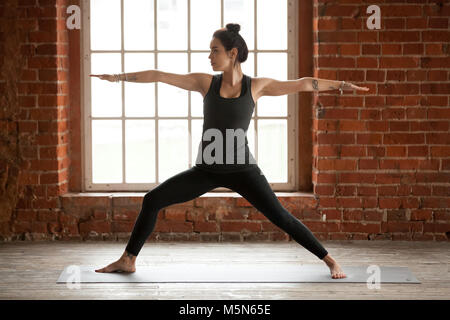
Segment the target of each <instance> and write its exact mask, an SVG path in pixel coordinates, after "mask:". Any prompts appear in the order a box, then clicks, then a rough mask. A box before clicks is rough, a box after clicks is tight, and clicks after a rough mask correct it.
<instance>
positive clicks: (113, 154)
mask: <svg viewBox="0 0 450 320" xmlns="http://www.w3.org/2000/svg"><path fill="white" fill-rule="evenodd" d="M92 182H93V183H122V121H120V120H92Z"/></svg>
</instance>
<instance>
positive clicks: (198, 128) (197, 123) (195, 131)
mask: <svg viewBox="0 0 450 320" xmlns="http://www.w3.org/2000/svg"><path fill="white" fill-rule="evenodd" d="M191 123H192V125H191V126H192V127H191V130H192V135H191V136H192V166H195V160H196V159H197V155H198V151H199V150H198V149H199V146H200V141H201V139H202V131H203V120H196V119H194V120H192V122H191Z"/></svg>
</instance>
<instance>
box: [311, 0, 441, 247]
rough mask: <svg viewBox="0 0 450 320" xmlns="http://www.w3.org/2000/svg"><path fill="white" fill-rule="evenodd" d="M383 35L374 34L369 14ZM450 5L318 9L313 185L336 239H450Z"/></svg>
mask: <svg viewBox="0 0 450 320" xmlns="http://www.w3.org/2000/svg"><path fill="white" fill-rule="evenodd" d="M373 4H376V5H378V6H379V7H380V9H381V12H380V13H381V28H380V29H379V30H370V29H369V28H368V27H367V26H366V21H367V18H368V16H369V15H370V14H368V13H366V8H367V7H368V6H369V5H373ZM449 16H450V3H449V2H448V1H420V0H415V1H414V0H409V1H356V0H354V1H350V0H347V1H325V0H314V66H315V77H318V78H326V79H334V80H345V81H349V82H352V83H355V84H356V85H359V86H366V87H369V88H370V91H369V92H363V91H358V92H356V93H355V94H353V93H352V92H351V91H346V92H345V93H344V94H343V95H342V96H340V95H338V94H336V92H334V91H332V92H330V93H329V94H325V93H320V95H318V96H316V97H315V98H316V99H315V105H314V109H315V112H314V114H313V117H314V121H313V143H314V145H313V155H314V159H313V183H314V193H315V194H316V195H317V196H318V198H319V200H318V202H319V203H318V205H319V207H320V212H321V213H322V214H324V215H325V214H326V216H327V220H328V221H329V222H331V221H334V222H335V223H337V224H339V230H340V231H341V232H340V233H336V234H331V235H330V239H345V238H353V239H367V236H368V235H369V238H370V239H378V238H388V239H393V240H396V239H399V240H410V239H412V240H449V238H450V210H449V208H450V197H449V196H450V134H449V123H450V108H449V106H450V96H449V93H450V71H449V70H450V31H449Z"/></svg>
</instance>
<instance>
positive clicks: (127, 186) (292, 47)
mask: <svg viewBox="0 0 450 320" xmlns="http://www.w3.org/2000/svg"><path fill="white" fill-rule="evenodd" d="M153 1H154V8H156V3H157V1H156V0H153ZM186 1H188V4H187V8H188V9H187V14H188V49H187V50H170V51H167V50H157V38H156V36H157V19H156V15H157V10H155V11H154V15H155V16H154V23H155V40H154V41H155V48H156V50H138V51H136V52H145V53H150V52H151V53H155V55H154V56H155V66H156V67H155V69H158V67H157V66H158V64H157V54H156V53H159V52H182V53H187V54H188V57H189V59H188V61H189V65H188V72H191V66H190V61H191V59H190V54H191V52H209V51H208V50H191V49H190V41H189V39H190V0H186ZM253 1H254V6H255V9H254V10H255V11H254V12H255V13H256V10H257V8H256V5H257V1H256V0H253ZM285 1H287V6H288V7H287V15H288V17H287V24H288V36H287V41H288V44H287V45H288V49H287V50H249V52H255V53H256V54H255V55H254V57H255V59H254V70H255V73H256V75H255V77H257V76H258V75H257V62H258V54H257V53H258V52H264V53H265V52H277V53H279V52H287V53H288V66H287V69H288V70H287V75H288V79H289V80H292V79H298V59H299V57H298V26H299V21H298V3H297V1H296V0H285ZM221 8H222V10H221V26H222V27H224V23H225V22H224V17H223V0H221ZM81 10H82V21H83V22H82V28H81V29H82V32H81V46H80V49H81V56H82V57H83V58H82V66H81V68H82V70H81V79H80V80H81V83H82V84H83V85H81V96H82V97H81V101H82V106H81V119H83V123H82V124H81V128H82V132H83V133H84V134H83V137H84V141H83V140H82V144H83V145H82V148H81V149H82V168H81V169H82V170H81V171H82V172H81V174H82V177H83V183H82V191H83V192H90V191H116V192H121V191H136V192H142V191H145V192H146V191H148V190H151V189H153V188H154V187H156V186H158V185H159V184H160V183H162V182H163V181H160V182H157V183H95V184H94V183H93V182H92V128H91V121H92V115H91V105H90V101H91V77H89V74H90V73H91V72H90V70H91V59H90V56H91V48H90V22H89V21H90V0H82V2H81ZM121 19H122V23H121V32H122V37H121V38H122V45H121V50H120V51H117V50H111V51H104V50H99V51H101V52H120V53H121V59H122V62H123V57H124V46H123V42H124V41H123V20H124V18H123V0H121ZM254 24H255V25H254V39H255V48H257V34H256V33H257V27H256V26H257V15H256V14H255V19H254ZM162 71H164V70H162ZM121 72H123V63H122V71H121ZM278 80H284V79H278ZM123 91H124V86H123V84H122V107H123V105H124V104H123V103H124V101H123V100H124V95H123ZM190 94H191V92H190V91H188V116H187V117H178V118H177V117H159V116H155V117H142V119H155V130H156V132H155V144H156V150H157V152H158V129H157V128H158V125H157V123H158V119H162V118H164V119H184V120H188V130H189V132H190V130H191V119H202V118H203V117H192V116H191V99H190ZM157 98H158V83H155V104H156V105H155V110H156V111H157V108H158V106H157V100H158V99H157ZM261 99H264V97H262V98H261ZM287 99H288V104H287V117H258V116H257V115H258V102H256V106H255V112H254V113H253V115H252V119H253V120H254V121H253V124H254V126H255V127H254V132H255V149H256V150H255V152H253V150H251V152H252V154H253V155H254V157H255V159H256V161H257V162H258V155H257V153H258V152H257V148H258V140H257V139H258V135H257V119H259V118H261V119H286V118H287V126H288V127H287V131H288V132H287V138H288V142H287V143H288V157H287V161H288V164H287V170H288V182H287V183H271V182H270V181H269V184H270V186H271V188H272V189H273V190H274V191H297V189H298V170H299V166H298V153H299V146H298V139H297V134H298V121H297V119H298V115H299V111H298V110H299V107H298V105H299V99H298V94H290V95H288V97H287ZM156 114H157V113H156ZM97 118H98V119H101V118H102V117H96V119H97ZM117 119H121V120H122V123H123V126H122V139H123V140H122V141H125V137H124V135H125V133H124V132H125V131H124V130H125V128H124V123H125V119H127V118H126V117H125V116H124V115H123V114H122V117H120V118H119V117H117ZM189 137H190V141H189V147H188V148H189V153H191V150H192V148H191V145H192V141H191V140H192V135H189ZM124 145H125V143H122V153H123V154H122V157H123V161H122V169H123V170H122V172H123V177H125V159H124V158H125V156H124ZM155 157H156V159H155V163H156V168H158V155H157V154H156V155H155ZM195 158H196V155H195V154H190V155H189V162H190V164H189V167H192V165H193V162H194V161H195ZM155 174H156V181H158V180H159V177H158V170H156V172H155ZM210 192H230V189H227V188H222V187H220V188H216V189H214V190H211V191H210ZM231 192H234V191H231Z"/></svg>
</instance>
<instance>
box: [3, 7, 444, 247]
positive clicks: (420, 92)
mask: <svg viewBox="0 0 450 320" xmlns="http://www.w3.org/2000/svg"><path fill="white" fill-rule="evenodd" d="M311 1H312V3H313V5H314V11H313V12H314V13H313V17H314V24H313V26H308V25H302V21H300V28H303V29H302V30H305V28H311V29H312V30H311V31H312V32H314V33H313V35H314V38H313V39H314V43H313V44H310V45H311V46H312V45H314V74H312V75H311V76H315V77H318V78H325V79H338V80H346V81H350V82H353V83H356V84H358V85H362V86H368V87H369V88H370V92H367V93H362V92H358V93H357V94H355V95H353V94H352V93H348V92H347V93H345V94H344V95H343V96H339V95H337V94H336V92H321V93H320V94H319V95H316V96H315V100H314V103H313V110H314V112H313V115H312V120H313V124H312V125H313V131H312V138H313V164H312V166H313V170H312V178H313V184H314V194H311V195H303V196H301V197H299V196H280V197H279V199H280V201H281V203H282V204H283V206H284V207H285V208H286V209H287V210H288V211H290V212H291V213H292V214H293V215H295V216H296V217H297V218H299V219H301V220H302V222H303V223H305V224H306V225H307V226H308V227H309V228H310V229H311V230H312V231H313V232H314V234H315V235H316V236H317V237H319V238H320V239H393V240H398V239H401V240H437V241H442V240H448V239H449V237H450V235H449V232H450V212H449V211H448V209H447V208H449V207H450V198H449V193H450V191H449V190H450V179H449V177H450V172H449V170H450V156H449V154H450V152H449V150H450V147H449V134H448V131H449V122H450V112H449V110H450V108H449V102H450V101H449V91H450V90H449V89H450V87H449V86H450V84H449V83H450V73H449V71H448V69H449V65H450V55H449V53H450V49H449V48H450V45H449V43H450V36H449V31H448V27H449V25H448V23H449V16H450V14H449V13H450V12H449V10H450V5H449V3H448V2H445V3H444V4H443V5H442V6H439V5H438V4H436V3H439V2H438V1H429V3H425V2H424V1H398V2H395V4H392V3H394V2H393V1H390V2H389V3H390V4H385V3H383V2H382V1H379V2H375V3H373V2H371V3H370V4H379V5H380V8H381V16H382V20H381V30H368V29H367V28H366V27H365V26H364V23H365V21H366V19H367V16H368V14H366V13H365V9H366V7H367V5H361V1H342V4H339V2H336V1H318V0H311ZM414 2H415V3H414ZM70 4H79V1H78V0H73V1H70V0H67V1H63V0H52V1H50V0H47V1H43V0H5V1H2V2H0V13H1V16H2V22H1V29H0V35H1V39H0V49H1V53H2V54H1V55H0V67H1V75H2V77H1V81H0V89H1V90H2V91H1V92H2V95H1V100H0V103H1V104H0V130H1V131H0V134H1V136H0V137H1V138H2V140H1V141H2V149H1V152H0V165H1V167H0V239H2V240H6V241H8V240H16V239H30V240H39V239H87V238H89V239H100V240H101V239H128V237H129V234H130V232H131V230H132V227H133V224H134V221H135V219H136V217H137V214H138V213H139V211H140V206H141V203H142V196H124V195H111V194H109V193H107V194H104V195H100V196H98V195H92V194H74V193H73V192H79V191H81V184H82V176H81V154H82V152H81V150H82V146H81V142H82V138H81V132H82V131H81V121H82V119H81V116H80V115H81V103H80V71H81V70H80V63H81V59H80V51H79V50H80V31H79V30H67V29H66V27H65V17H66V13H65V12H66V7H67V5H70ZM303 35H304V33H303ZM305 38H307V37H302V39H305ZM300 42H301V41H300V40H299V43H300ZM300 44H301V43H300ZM305 45H308V44H305ZM311 51H312V50H311ZM305 58H306V57H305V56H304V55H302V59H305ZM303 65H305V64H303ZM306 65H307V64H306ZM69 89H70V90H69ZM4 141H7V143H3V142H4ZM4 146H5V147H4ZM324 218H325V220H324ZM152 239H161V240H199V241H220V240H236V241H245V240H288V239H289V236H287V235H286V234H285V233H284V232H282V231H281V230H279V229H278V228H277V227H276V226H274V225H273V224H271V223H270V222H269V221H268V220H267V219H266V218H265V217H264V216H263V215H262V214H261V213H260V212H258V211H257V210H256V209H255V208H253V207H252V206H251V205H250V204H249V203H248V202H247V201H245V199H242V198H233V197H229V198H228V197H211V198H210V197H201V198H198V199H195V200H192V201H189V202H186V203H183V204H177V205H173V206H170V207H168V208H166V209H165V210H162V211H161V213H160V214H159V216H158V222H157V225H156V228H155V230H154V233H153V234H152V235H151V236H150V238H149V240H152Z"/></svg>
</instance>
